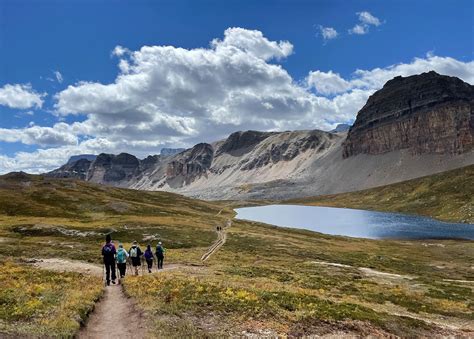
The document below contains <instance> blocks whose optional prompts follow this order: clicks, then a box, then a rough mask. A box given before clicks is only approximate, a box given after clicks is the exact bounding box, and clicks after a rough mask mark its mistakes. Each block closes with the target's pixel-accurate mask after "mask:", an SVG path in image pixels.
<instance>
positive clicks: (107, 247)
mask: <svg viewBox="0 0 474 339" xmlns="http://www.w3.org/2000/svg"><path fill="white" fill-rule="evenodd" d="M103 249H104V254H105V255H106V256H111V255H112V246H111V244H105V245H104V247H103Z"/></svg>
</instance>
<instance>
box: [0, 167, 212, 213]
mask: <svg viewBox="0 0 474 339" xmlns="http://www.w3.org/2000/svg"><path fill="white" fill-rule="evenodd" d="M219 209H220V208H219V207H218V206H216V205H214V204H211V203H206V202H203V201H199V200H195V199H191V198H186V197H184V196H181V195H178V194H174V193H168V192H141V191H136V190H130V189H123V188H115V187H110V186H101V185H97V184H92V183H88V182H85V181H80V180H72V179H59V178H49V177H45V176H40V175H29V174H25V173H22V172H12V173H9V174H6V175H3V176H0V215H7V216H34V217H60V218H63V217H66V218H80V219H84V218H85V219H87V218H91V217H95V216H97V215H102V216H103V215H114V216H115V215H132V214H140V215H163V214H170V213H173V214H174V215H183V214H187V215H189V216H192V215H193V214H202V213H203V212H204V213H212V214H216V213H217V212H218V211H219Z"/></svg>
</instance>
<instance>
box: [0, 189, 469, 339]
mask: <svg viewBox="0 0 474 339" xmlns="http://www.w3.org/2000/svg"><path fill="white" fill-rule="evenodd" d="M1 184H2V183H1V182H0V189H1ZM43 184H44V183H43V182H39V183H38V184H36V183H32V184H30V185H28V186H27V185H22V187H23V186H25V187H27V188H23V189H17V190H13V191H14V192H15V194H18V195H19V196H25V197H26V196H28V197H33V198H31V199H33V200H32V201H31V202H29V206H33V208H32V207H30V208H29V209H24V210H21V206H19V207H17V209H16V210H13V205H10V207H8V208H9V209H8V210H3V211H2V210H1V208H2V207H0V212H2V213H1V214H0V241H1V246H0V262H1V268H0V286H1V289H0V304H1V308H0V309H1V311H0V333H1V334H2V335H3V336H12V337H14V336H16V335H18V334H20V335H40V336H41V335H45V334H48V335H56V336H72V335H75V334H77V333H84V332H78V331H79V330H80V327H81V324H85V327H84V328H83V329H82V330H81V331H86V332H85V333H87V331H89V330H94V329H96V330H97V328H98V327H99V326H100V325H97V324H101V321H99V322H97V317H99V319H104V318H100V317H101V315H100V314H101V312H103V306H104V305H107V304H105V303H106V302H107V300H109V301H110V300H111V299H107V298H112V297H113V298H115V302H116V303H119V304H121V305H122V306H123V305H125V304H127V305H129V304H130V305H134V306H133V307H134V308H133V309H135V310H136V311H137V312H138V314H140V316H142V317H140V319H142V320H143V324H142V323H141V322H139V323H138V328H139V329H143V331H144V332H146V336H148V337H163V336H166V337H182V336H183V335H187V336H190V335H193V336H196V337H209V336H231V335H234V336H265V335H266V336H274V335H279V336H290V337H291V336H294V337H296V336H303V335H329V334H336V335H344V334H346V335H353V334H357V335H376V336H389V335H399V336H433V335H458V336H463V337H469V336H474V316H473V314H474V312H473V311H474V304H473V300H474V283H473V281H474V243H473V242H472V241H455V240H433V241H396V240H383V241H381V240H368V239H356V238H347V237H337V236H328V235H323V234H318V233H314V232H309V231H303V230H294V229H285V228H278V227H274V226H271V225H264V224H258V223H252V222H246V221H241V220H233V221H232V223H231V225H230V226H229V224H228V220H229V219H232V218H233V216H234V212H233V211H232V209H231V208H230V207H229V205H228V203H218V202H215V203H206V202H201V201H197V200H191V199H187V198H183V197H180V196H177V195H171V194H165V195H164V194H163V193H143V192H136V191H128V190H119V189H113V188H103V187H99V186H92V185H89V184H86V183H75V185H76V186H70V182H68V181H60V182H59V183H57V182H51V183H50V184H48V185H46V187H47V194H45V191H43V188H39V187H43V186H42V185H43ZM51 185H52V186H53V187H51ZM63 185H66V187H67V192H68V194H67V195H62V194H63V193H64V192H65V191H64V188H63ZM80 185H83V186H81V187H80ZM32 187H33V188H32ZM32 189H35V190H37V191H35V192H36V193H35V192H31V191H28V194H25V192H24V191H22V190H32ZM86 190H87V202H88V204H86V205H82V204H85V202H81V201H82V200H81V199H82V197H81V195H79V193H77V192H79V191H80V192H86ZM8 192H10V191H8ZM3 193H4V194H3V195H2V197H4V198H5V199H9V200H12V199H14V196H13V195H10V196H8V197H6V193H5V192H3ZM39 193H41V194H39ZM73 193H74V194H73ZM9 194H10V193H9ZM12 194H13V193H12ZM35 194H36V195H35ZM58 195H61V197H62V198H61V199H58V198H57V197H58ZM36 196H37V197H39V198H35V197H36ZM71 196H73V199H76V200H78V201H79V202H80V203H79V205H77V204H78V201H76V205H75V206H76V207H77V208H76V210H72V211H71V210H70V209H69V210H67V208H68V206H70V205H69V204H71V201H69V200H68V199H70V197H71ZM45 197H47V198H45ZM45 199H49V200H47V201H46V202H45ZM84 201H86V200H84ZM92 202H95V203H94V204H95V205H96V206H97V207H96V208H95V210H93V211H92V212H91V207H90V206H91V204H92ZM44 204H46V205H47V206H50V207H49V210H48V209H45V208H44V207H42V206H45V205H44ZM2 206H5V205H2ZM63 206H64V208H65V209H64V210H63V209H62V208H63ZM81 206H83V207H81ZM101 206H113V208H120V211H121V212H116V211H115V212H110V211H109V210H108V208H109V207H103V208H104V209H102V210H101V208H102V207H101ZM81 208H83V210H80V209H81ZM30 211H36V212H34V213H29V212H30ZM45 211H47V213H46V212H45ZM65 211H67V212H68V214H67V215H65V213H66V212H65ZM13 212H14V213H13ZM74 213H75V214H74ZM35 214H36V215H35ZM217 226H227V227H225V228H224V230H223V232H225V234H222V233H220V234H218V232H217V231H216V227H217ZM108 232H113V233H112V236H113V238H114V239H115V240H118V241H122V242H123V243H124V245H125V247H126V248H128V247H129V245H130V243H131V242H132V241H133V240H138V241H139V242H140V243H141V245H142V247H143V246H144V245H145V244H146V243H147V242H151V243H152V244H156V242H157V241H158V239H159V240H161V241H163V242H164V245H165V247H167V257H166V261H165V267H172V268H173V269H170V270H167V271H165V272H162V273H157V272H155V271H154V272H153V273H152V274H146V273H145V274H144V275H143V276H139V277H133V276H127V277H126V278H125V280H124V281H123V284H122V285H121V288H123V293H124V295H121V294H120V293H122V292H121V291H120V287H110V288H108V290H107V292H106V293H105V294H103V293H104V288H103V281H102V279H101V275H102V273H101V270H102V268H101V266H100V246H101V243H102V241H103V238H104V234H105V233H108ZM223 240H224V241H225V242H224V241H223ZM213 248H215V250H213ZM205 253H211V255H210V256H209V257H207V259H206V260H205V261H202V257H203V255H204V254H205ZM32 259H37V260H32ZM170 265H173V266H170ZM101 298H102V299H101ZM123 298H125V299H123ZM126 298H130V299H126ZM99 300H102V301H99ZM113 300H114V299H112V301H113ZM97 301H99V304H97V308H96V309H95V310H94V305H96V302H97ZM124 302H125V304H124ZM90 312H93V313H92V315H91V316H90V318H89V314H90ZM102 317H103V316H102ZM88 318H89V319H88ZM94 319H95V320H94ZM94 324H96V325H94ZM94 326H96V327H94ZM91 333H92V332H91ZM94 333H95V332H94Z"/></svg>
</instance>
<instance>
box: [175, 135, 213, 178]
mask: <svg viewBox="0 0 474 339" xmlns="http://www.w3.org/2000/svg"><path fill="white" fill-rule="evenodd" d="M213 157H214V149H213V147H212V146H211V145H210V144H206V143H201V144H197V145H196V146H194V147H193V148H191V149H189V150H187V151H185V152H182V153H180V154H178V155H177V156H175V157H174V158H173V159H172V160H171V161H170V162H169V163H168V164H167V169H166V179H168V180H171V179H174V178H176V177H182V178H183V180H184V181H185V182H186V183H189V182H191V181H193V179H194V178H195V177H197V176H199V175H201V174H203V173H205V172H206V171H207V170H208V169H209V168H210V167H211V164H212V159H213Z"/></svg>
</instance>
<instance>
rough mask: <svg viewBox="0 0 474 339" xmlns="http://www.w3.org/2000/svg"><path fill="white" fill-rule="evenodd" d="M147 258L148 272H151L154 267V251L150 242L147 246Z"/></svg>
mask: <svg viewBox="0 0 474 339" xmlns="http://www.w3.org/2000/svg"><path fill="white" fill-rule="evenodd" d="M145 260H146V264H147V266H148V273H151V269H152V267H153V251H152V250H151V245H150V244H148V245H147V246H146V250H145Z"/></svg>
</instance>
